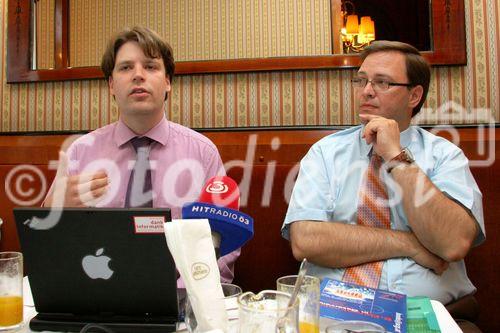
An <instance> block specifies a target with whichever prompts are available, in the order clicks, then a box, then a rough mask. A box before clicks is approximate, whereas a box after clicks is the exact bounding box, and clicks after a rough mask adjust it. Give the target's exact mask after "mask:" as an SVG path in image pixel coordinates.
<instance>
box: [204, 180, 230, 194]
mask: <svg viewBox="0 0 500 333" xmlns="http://www.w3.org/2000/svg"><path fill="white" fill-rule="evenodd" d="M228 189H229V188H228V186H227V185H226V184H225V183H224V182H223V181H222V180H215V181H214V182H212V183H208V185H207V188H206V189H205V191H207V192H208V193H226V192H227V191H228Z"/></svg>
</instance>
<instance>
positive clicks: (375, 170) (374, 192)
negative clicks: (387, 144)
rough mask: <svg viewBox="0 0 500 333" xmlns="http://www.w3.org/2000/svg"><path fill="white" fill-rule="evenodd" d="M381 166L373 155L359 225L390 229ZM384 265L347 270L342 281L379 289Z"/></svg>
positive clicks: (360, 193) (371, 265)
mask: <svg viewBox="0 0 500 333" xmlns="http://www.w3.org/2000/svg"><path fill="white" fill-rule="evenodd" d="M381 165H382V158H381V157H380V156H378V155H376V154H372V157H371V159H370V164H369V165H368V169H367V170H366V173H365V178H364V180H363V184H362V185H361V188H360V191H359V196H360V198H359V203H358V224H359V225H365V226H368V227H375V228H386V229H389V228H390V227H391V213H390V210H389V206H388V205H387V200H388V196H387V191H386V188H385V185H384V183H383V182H382V181H381V179H380V177H379V175H380V166H381ZM383 265H384V262H383V261H375V262H370V263H366V264H362V265H358V266H353V267H349V268H346V270H345V272H344V276H343V278H342V281H345V282H349V283H354V284H358V285H362V286H366V287H370V288H378V284H379V281H380V276H381V274H382V267H383Z"/></svg>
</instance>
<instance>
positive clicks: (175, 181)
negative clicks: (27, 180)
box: [44, 27, 239, 282]
mask: <svg viewBox="0 0 500 333" xmlns="http://www.w3.org/2000/svg"><path fill="white" fill-rule="evenodd" d="M101 69H102V71H103V72H104V75H105V77H106V79H107V80H108V83H109V89H110V93H111V95H112V96H113V98H114V99H115V101H116V104H117V105H118V110H119V112H120V118H119V120H118V121H117V122H115V123H112V124H109V125H107V126H104V127H101V128H99V129H97V130H95V131H93V132H91V133H89V134H87V135H84V136H82V137H80V138H78V139H77V140H76V141H74V142H73V143H72V144H71V145H70V146H69V148H68V150H67V152H66V153H64V152H61V153H60V165H59V168H58V173H57V175H56V179H55V180H54V183H53V184H52V187H51V189H50V190H49V194H48V195H47V198H46V200H45V202H44V205H45V206H53V207H57V206H58V207H61V206H64V207H89V206H95V207H138V206H140V207H147V206H153V207H169V208H171V210H172V218H181V207H182V205H183V204H184V203H187V202H192V201H195V200H196V199H197V198H198V195H199V193H200V191H201V188H202V186H203V185H204V184H205V183H206V181H207V180H208V179H209V178H211V177H213V176H215V175H224V174H225V170H224V167H223V164H222V161H221V158H220V156H219V152H218V150H217V147H216V146H215V145H214V144H213V143H212V142H211V141H210V140H209V139H208V138H206V137H205V136H203V135H201V134H199V133H197V132H195V131H193V130H191V129H189V128H187V127H184V126H181V125H179V124H176V123H173V122H170V121H168V120H167V119H166V118H165V111H164V104H165V101H166V100H167V97H168V93H169V92H170V90H171V81H172V78H173V75H174V69H175V64H174V58H173V55H172V49H171V47H170V46H169V45H168V44H167V43H165V42H164V41H163V40H162V39H161V38H160V37H159V36H158V35H157V34H156V33H154V32H153V31H151V30H149V29H146V28H142V27H135V28H132V29H127V30H124V31H122V32H121V33H119V34H118V35H117V36H116V37H115V38H114V39H113V40H112V41H111V42H110V43H109V45H108V47H107V49H106V51H105V53H104V55H103V58H102V63H101ZM137 140H146V142H147V146H144V147H143V146H140V147H137V145H136V143H135V142H136V141H137ZM141 149H142V150H141ZM144 149H145V150H144ZM136 151H137V152H136ZM139 151H141V152H144V151H146V154H147V157H146V160H148V161H147V162H146V163H148V162H149V167H148V168H147V169H150V171H149V170H148V171H147V172H148V173H149V172H150V179H151V183H150V184H149V186H148V187H145V186H143V185H144V180H143V181H142V182H140V181H139V184H140V189H141V191H140V192H141V193H140V195H139V196H138V197H135V199H132V200H130V192H133V191H131V187H132V188H134V186H135V183H134V184H133V185H132V186H130V185H129V180H130V183H131V184H132V183H133V182H132V179H133V178H134V177H136V178H137V179H139V178H140V177H142V179H144V178H145V172H142V173H141V172H138V173H137V174H135V173H136V169H135V167H134V165H135V164H136V161H139ZM132 170H134V172H132ZM133 173H134V175H132V174H133ZM137 175H138V176H140V177H138V176H137ZM131 176H132V177H131ZM147 176H148V177H149V175H147ZM58 188H59V189H63V190H58ZM146 188H147V189H146ZM134 189H135V190H137V189H136V188H134ZM136 192H137V191H136ZM131 203H132V204H131ZM238 256H239V250H238V251H235V252H233V253H230V254H228V255H226V256H224V257H222V258H220V259H219V261H218V264H219V269H220V272H221V280H222V282H231V281H232V279H233V268H234V261H235V260H236V258H237V257H238Z"/></svg>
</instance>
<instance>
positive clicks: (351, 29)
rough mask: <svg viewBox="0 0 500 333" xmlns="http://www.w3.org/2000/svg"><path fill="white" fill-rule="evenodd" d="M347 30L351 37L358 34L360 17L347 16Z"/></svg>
mask: <svg viewBox="0 0 500 333" xmlns="http://www.w3.org/2000/svg"><path fill="white" fill-rule="evenodd" d="M345 30H346V33H347V34H350V35H353V34H357V33H358V32H359V24H358V15H349V16H347V22H346V24H345Z"/></svg>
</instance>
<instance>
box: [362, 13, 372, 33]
mask: <svg viewBox="0 0 500 333" xmlns="http://www.w3.org/2000/svg"><path fill="white" fill-rule="evenodd" d="M370 21H371V19H370V16H362V17H361V23H360V25H359V33H360V34H366V33H368V32H367V29H369V27H368V26H369V25H370Z"/></svg>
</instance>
